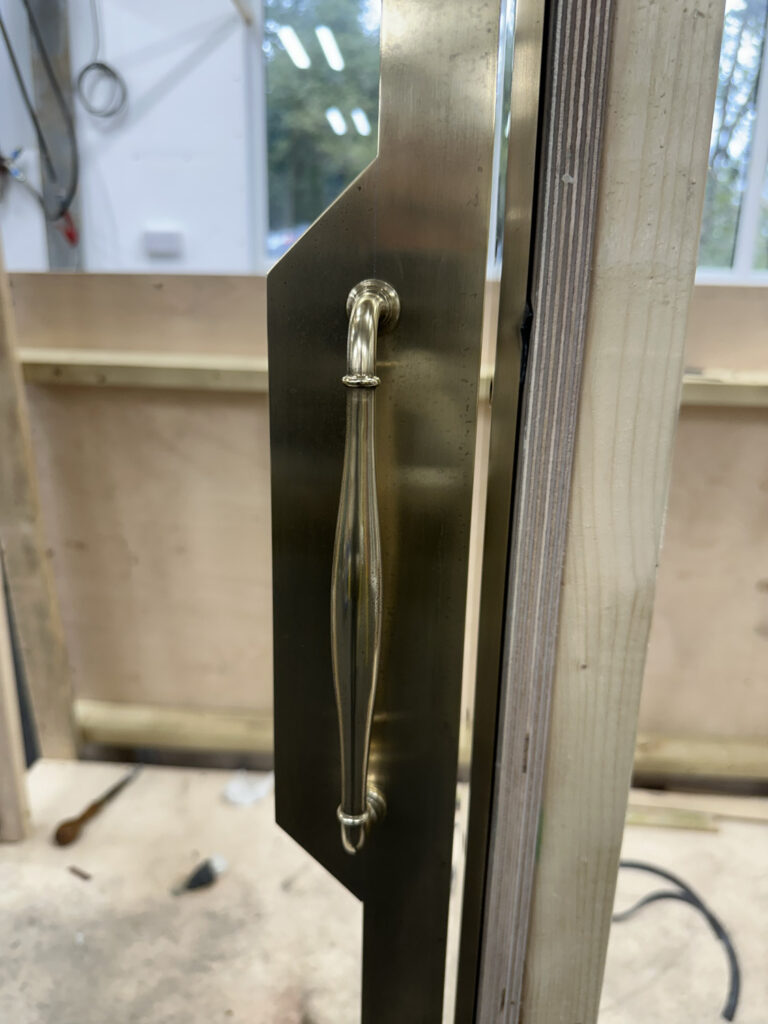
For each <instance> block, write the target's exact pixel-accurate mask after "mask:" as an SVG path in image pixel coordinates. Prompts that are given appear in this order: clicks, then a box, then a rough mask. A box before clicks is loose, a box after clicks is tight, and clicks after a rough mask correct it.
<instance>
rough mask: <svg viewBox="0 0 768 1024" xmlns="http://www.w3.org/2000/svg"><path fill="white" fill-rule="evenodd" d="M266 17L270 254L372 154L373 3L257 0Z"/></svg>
mask: <svg viewBox="0 0 768 1024" xmlns="http://www.w3.org/2000/svg"><path fill="white" fill-rule="evenodd" d="M264 18H265V23H264V54H265V60H266V76H267V150H268V164H269V234H268V236H267V255H268V257H269V258H270V259H275V258H277V257H278V256H280V255H282V253H284V252H285V251H286V249H288V248H289V246H291V245H292V244H293V242H295V241H296V239H297V238H298V237H299V236H300V235H301V234H302V233H303V232H304V231H305V230H306V229H307V227H309V225H310V224H311V223H312V221H314V220H315V219H316V218H317V217H319V216H320V214H321V213H322V212H323V210H324V209H325V208H326V207H327V206H329V205H330V204H331V203H332V202H333V201H334V199H336V197H337V196H338V195H339V194H340V193H341V192H342V191H343V189H344V188H345V187H346V186H347V185H348V184H349V182H350V181H352V179H353V178H354V177H356V175H358V174H359V173H360V172H361V171H362V170H363V169H364V168H365V167H366V166H367V165H368V164H369V163H370V162H371V160H373V158H374V157H375V156H376V137H377V132H376V128H377V124H378V109H379V5H378V3H376V2H375V0H265V3H264Z"/></svg>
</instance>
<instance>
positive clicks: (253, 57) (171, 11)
mask: <svg viewBox="0 0 768 1024" xmlns="http://www.w3.org/2000/svg"><path fill="white" fill-rule="evenodd" d="M0 3H2V5H3V10H5V9H8V10H11V9H13V10H14V12H15V20H16V21H17V22H18V21H20V20H22V19H20V18H19V15H18V11H17V10H16V9H17V8H20V7H21V5H20V4H19V3H18V0H0ZM100 6H101V13H102V19H101V20H102V48H101V53H100V59H102V60H105V61H107V62H109V63H110V64H113V65H114V66H115V67H116V68H117V69H118V70H119V71H120V73H121V74H122V76H123V78H124V79H125V81H126V84H127V86H128V96H129V98H128V105H127V108H126V109H125V111H123V112H122V113H121V114H119V115H118V116H117V117H115V118H113V119H110V120H102V119H99V118H96V117H93V116H92V115H90V114H88V113H87V112H86V111H85V110H84V109H83V107H82V106H81V104H80V103H79V101H77V100H75V114H76V125H77V135H78V142H79V150H80V161H81V185H80V193H79V194H80V210H81V219H80V224H79V228H80V233H81V246H82V262H83V268H84V269H85V270H91V271H134V272H136V271H139V272H140V271H162V272H164V273H168V272H177V271H180V272H213V273H217V272H221V273H238V272H248V271H250V270H252V269H259V262H260V261H259V256H260V252H259V249H260V243H259V241H258V239H259V238H261V237H263V235H262V231H263V226H262V225H261V224H259V223H257V220H258V218H257V216H256V214H255V213H254V211H255V210H257V208H258V203H257V201H256V197H255V194H254V188H255V182H254V180H253V179H254V175H253V173H252V172H251V168H252V166H253V162H254V160H253V149H254V146H255V145H256V144H257V142H258V140H257V139H256V137H255V133H256V132H257V127H256V125H255V120H257V121H259V123H261V122H260V119H259V118H258V117H256V118H255V117H254V114H258V101H259V97H258V94H256V95H254V90H255V89H257V88H258V84H259V80H260V76H259V75H258V74H255V73H254V66H258V61H259V53H258V47H257V44H256V39H255V36H254V30H253V29H251V30H249V29H247V28H246V26H245V25H244V23H243V21H242V20H241V18H240V16H239V15H238V13H237V11H236V9H235V7H234V5H233V4H232V3H231V2H230V0H101V3H100ZM69 21H70V55H71V63H72V69H73V79H74V77H75V76H76V74H77V71H78V70H79V69H80V68H81V67H82V66H83V65H84V64H85V63H87V62H88V61H89V60H90V59H91V58H92V53H93V34H92V23H91V14H90V3H89V0H70V3H69ZM21 27H22V28H23V27H24V26H23V25H22V26H21ZM5 71H6V69H5V66H4V65H3V64H0V89H2V88H3V86H4V83H5V79H4V78H3V77H2V75H3V74H4V73H5ZM3 91H5V90H3ZM15 98H16V100H18V95H17V93H16V94H15ZM10 105H11V106H12V107H13V117H14V120H15V121H19V119H20V120H21V123H22V124H23V123H24V118H25V117H26V115H25V114H24V113H23V111H22V110H21V107H20V103H19V102H16V103H12V104H10ZM8 106H9V104H7V103H6V102H3V114H2V129H3V130H2V135H1V136H0V142H2V144H3V145H4V146H6V145H8V143H6V141H5V136H6V132H5V109H6V108H7V107H8ZM8 148H10V146H8ZM15 190H16V189H15ZM22 198H23V197H17V196H14V197H13V202H12V203H3V204H2V205H3V207H7V208H5V209H0V218H2V219H1V220H0V224H2V231H3V239H4V242H5V249H6V261H7V263H8V266H9V268H11V269H22V263H23V262H24V260H26V263H27V265H26V266H24V269H30V268H31V267H30V261H31V257H32V253H31V252H30V254H29V255H25V251H26V250H27V249H30V245H31V243H30V242H29V241H27V242H24V238H28V239H31V238H33V237H35V238H37V237H39V235H40V233H41V230H42V224H41V217H40V214H39V212H38V211H37V210H35V209H31V208H30V207H31V206H33V205H34V204H33V203H32V202H31V201H30V202H27V203H26V208H25V209H24V210H22V208H21V204H22ZM153 229H160V230H171V231H172V233H174V234H175V233H178V236H179V237H180V241H181V253H180V255H178V256H173V257H153V256H151V255H149V254H148V253H147V251H146V248H145V243H144V234H145V232H146V231H147V230H153ZM25 247H26V248H25ZM38 255H39V254H38Z"/></svg>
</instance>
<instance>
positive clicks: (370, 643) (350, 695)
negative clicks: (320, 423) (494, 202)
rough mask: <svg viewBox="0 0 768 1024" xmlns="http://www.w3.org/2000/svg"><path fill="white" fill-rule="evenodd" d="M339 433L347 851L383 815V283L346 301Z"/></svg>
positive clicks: (338, 632)
mask: <svg viewBox="0 0 768 1024" xmlns="http://www.w3.org/2000/svg"><path fill="white" fill-rule="evenodd" d="M347 313H348V315H349V332H348V334H347V373H346V375H345V376H344V377H343V378H342V382H343V383H344V384H345V385H346V387H347V389H348V390H347V433H346V442H345V446H344V470H343V473H342V478H341V495H340V497H339V517H338V519H337V521H336V541H335V544H334V549H333V573H332V578H331V654H332V657H333V682H334V687H335V690H336V708H337V711H338V715H339V736H340V741H341V803H340V804H339V809H338V811H337V815H338V819H339V822H340V823H341V841H342V844H343V845H344V849H345V850H346V851H347V852H348V853H356V852H357V851H358V850H360V849H361V848H362V846H363V843H364V842H365V834H366V831H367V829H368V827H369V826H370V824H371V823H372V822H373V821H375V820H376V819H377V818H379V817H381V816H382V814H383V812H384V808H385V805H384V798H383V797H382V795H381V793H380V792H379V791H378V790H377V789H376V788H375V786H372V785H369V783H368V751H369V748H370V740H371V722H372V720H373V704H374V699H375V696H376V673H377V670H378V662H379V647H380V644H381V538H380V535H379V508H378V499H377V495H376V452H375V444H374V410H375V399H376V388H377V387H378V385H379V378H378V377H377V376H376V341H377V335H378V332H379V330H382V331H384V330H389V329H391V328H393V327H394V326H395V324H396V323H397V320H398V317H399V315H400V300H399V298H398V296H397V292H396V291H395V290H394V288H392V286H391V285H389V284H387V283H386V282H384V281H361V282H360V284H358V285H356V287H354V288H353V289H352V291H351V292H350V293H349V298H348V299H347Z"/></svg>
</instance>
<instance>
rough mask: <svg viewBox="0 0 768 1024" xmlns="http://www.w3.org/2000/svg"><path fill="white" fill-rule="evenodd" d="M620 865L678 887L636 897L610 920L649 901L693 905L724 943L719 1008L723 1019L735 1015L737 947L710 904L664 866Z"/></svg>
mask: <svg viewBox="0 0 768 1024" xmlns="http://www.w3.org/2000/svg"><path fill="white" fill-rule="evenodd" d="M619 867H620V868H629V869H631V870H633V871H646V872H648V874H651V875H656V876H657V877H658V878H663V879H664V880H665V881H667V882H671V883H672V885H674V886H677V888H676V889H659V890H657V891H656V892H651V893H649V894H648V895H647V896H643V898H642V899H640V900H638V901H637V903H635V904H634V905H633V906H631V907H629V908H628V909H627V910H621V911H619V912H618V913H616V914H614V915H613V921H615V922H617V923H618V922H620V921H626V920H627V919H628V918H630V917H632V916H633V914H635V913H637V911H638V910H641V909H642V908H643V907H647V906H649V904H651V903H658V902H659V901H660V900H680V902H681V903H688V904H690V906H692V907H695V908H696V910H698V911H699V913H700V914H702V915H703V916H704V917H705V918H706V920H707V922H708V924H709V926H710V928H711V929H712V931H713V932H714V933H715V936H716V937H717V939H718V940H719V941H720V942H721V943H722V944H723V948H724V949H725V954H726V956H727V958H728V968H729V972H730V982H729V985H728V995H727V998H726V1000H725V1006H724V1007H723V1009H722V1011H721V1016H722V1018H723V1020H733V1019H734V1017H735V1016H736V1008H737V1007H738V1005H739V994H740V992H741V969H740V967H739V959H738V957H737V956H736V950H735V948H734V945H733V942H732V940H731V937H730V935H729V934H728V932H727V931H726V930H725V928H724V927H723V925H722V923H721V922H720V920H719V919H718V918H717V917H716V916H715V915H714V914H713V913H712V911H711V910H710V909H709V907H708V906H707V905H706V904H705V903H704V901H703V900H702V899H701V898H700V897H699V896H698V895H697V894H696V893H695V892H694V891H693V889H692V888H691V887H690V886H689V885H688V884H687V883H686V882H684V881H683V880H682V879H681V878H678V877H677V875H673V874H672V872H671V871H665V870H664V868H657V867H656V866H655V865H654V864H647V863H646V862H645V861H641V860H622V861H619Z"/></svg>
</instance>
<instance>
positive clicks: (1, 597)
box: [0, 563, 30, 842]
mask: <svg viewBox="0 0 768 1024" xmlns="http://www.w3.org/2000/svg"><path fill="white" fill-rule="evenodd" d="M29 830H30V820H29V805H28V802H27V781H26V765H25V763H24V740H23V737H22V733H21V718H20V716H19V700H18V693H17V690H16V673H15V671H14V665H13V648H12V646H11V632H10V625H9V622H8V608H7V606H6V601H5V581H4V579H3V572H2V564H1V563H0V842H13V841H16V840H19V839H25V838H26V837H27V835H29Z"/></svg>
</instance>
